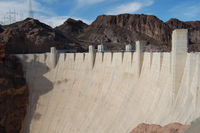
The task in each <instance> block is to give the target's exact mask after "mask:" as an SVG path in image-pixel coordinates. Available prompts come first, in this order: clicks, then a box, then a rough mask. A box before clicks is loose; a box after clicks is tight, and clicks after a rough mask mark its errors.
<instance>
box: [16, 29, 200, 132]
mask: <svg viewBox="0 0 200 133" xmlns="http://www.w3.org/2000/svg"><path fill="white" fill-rule="evenodd" d="M179 32H181V33H182V32H183V34H184V33H185V34H187V31H186V30H182V31H181V30H179V31H177V32H176V33H179ZM176 33H175V32H174V34H176ZM176 38H177V39H180V37H179V36H178V35H176ZM139 44H143V42H137V45H139ZM175 44H176V42H174V43H173V45H175ZM186 45H187V44H186ZM136 48H137V50H136V52H124V53H122V52H114V53H111V52H97V53H96V54H95V52H94V48H93V47H90V52H89V53H60V54H59V53H57V54H56V55H57V56H56V60H55V56H53V55H52V53H45V54H26V55H17V56H18V57H19V58H20V59H21V61H22V63H23V66H24V71H25V75H26V79H27V83H28V87H29V90H30V98H29V100H30V101H29V103H30V105H29V108H28V113H27V115H26V119H25V121H24V125H23V128H22V131H21V132H22V133H129V132H130V131H131V130H132V129H133V128H135V127H136V126H137V125H138V124H139V123H142V122H145V123H152V124H160V125H165V124H168V123H171V122H180V123H183V124H189V123H190V122H191V121H192V120H194V119H196V118H197V117H199V116H200V96H199V94H200V92H199V86H200V77H199V76H200V70H199V69H200V53H187V51H184V50H183V51H184V52H182V53H181V54H182V55H184V57H185V58H183V59H182V56H177V55H179V54H176V53H173V52H174V51H175V50H174V51H173V52H172V53H147V52H142V47H141V46H136ZM138 48H139V49H138ZM177 49H178V46H177ZM52 51H54V50H53V49H52ZM54 53H56V52H55V51H54ZM52 58H53V59H52ZM180 59H182V60H180ZM53 60H54V61H56V65H55V66H54V65H52V64H54V63H55V62H54V63H52V61H53ZM177 62H181V65H179V64H178V63H177ZM177 67H178V68H179V67H180V69H178V68H177ZM177 74H178V75H177ZM177 77H178V80H177V79H176V78H177ZM177 82H178V83H177Z"/></svg>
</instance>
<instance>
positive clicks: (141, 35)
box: [0, 14, 200, 53]
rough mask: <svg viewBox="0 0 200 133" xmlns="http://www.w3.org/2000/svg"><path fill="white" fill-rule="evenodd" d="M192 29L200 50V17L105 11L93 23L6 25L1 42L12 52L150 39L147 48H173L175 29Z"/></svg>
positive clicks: (115, 46) (193, 47) (114, 46)
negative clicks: (183, 18)
mask: <svg viewBox="0 0 200 133" xmlns="http://www.w3.org/2000/svg"><path fill="white" fill-rule="evenodd" d="M180 28H186V29H189V43H190V45H189V50H190V51H200V37H199V36H200V21H188V22H183V21H180V20H178V19H175V18H173V19H170V20H169V21H167V22H163V21H162V20H160V19H159V18H157V17H156V16H152V15H144V14H121V15H116V16H114V15H101V16H98V17H97V19H96V20H95V21H94V22H93V23H92V24H90V25H87V24H85V23H84V22H82V21H78V20H73V19H68V20H67V21H65V22H64V23H63V24H62V25H60V26H58V27H56V28H54V29H53V28H51V27H50V26H47V25H45V24H43V23H41V22H39V21H38V20H35V19H26V20H24V21H21V22H18V23H15V24H12V25H8V26H4V31H3V30H1V29H0V30H1V31H3V32H2V33H0V42H3V43H4V44H6V51H7V52H8V53H36V52H37V53H38V52H47V51H49V49H50V47H52V46H55V47H57V49H75V50H77V51H81V52H83V51H87V49H88V46H89V45H98V44H100V43H102V42H103V43H104V44H105V45H107V47H108V48H109V49H111V50H123V49H124V47H125V45H126V44H129V43H131V44H135V41H137V40H146V41H147V46H146V50H147V51H154V50H156V51H170V50H171V34H172V31H173V30H174V29H180Z"/></svg>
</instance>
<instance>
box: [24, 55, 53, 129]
mask: <svg viewBox="0 0 200 133" xmlns="http://www.w3.org/2000/svg"><path fill="white" fill-rule="evenodd" d="M45 58H46V57H45ZM27 60H28V57H27V56H26V55H24V56H23V66H24V67H28V68H30V69H32V71H26V70H25V74H26V77H27V78H28V79H27V82H28V87H29V106H28V109H27V115H26V118H25V122H24V125H23V128H22V131H21V132H23V133H31V131H30V125H31V121H32V120H36V121H38V120H40V117H41V114H40V112H36V108H37V104H38V99H39V97H41V96H42V95H45V94H46V93H48V92H49V91H51V90H52V89H53V83H52V82H51V81H50V80H48V79H47V78H46V77H45V76H44V74H46V73H47V72H49V70H50V69H49V67H48V66H47V65H46V64H45V63H41V62H39V61H38V60H37V56H36V55H34V58H33V60H31V61H27ZM30 76H31V80H29V77H30ZM33 81H34V82H33Z"/></svg>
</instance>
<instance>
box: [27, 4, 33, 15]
mask: <svg viewBox="0 0 200 133" xmlns="http://www.w3.org/2000/svg"><path fill="white" fill-rule="evenodd" d="M28 4H29V18H33V10H32V0H28Z"/></svg>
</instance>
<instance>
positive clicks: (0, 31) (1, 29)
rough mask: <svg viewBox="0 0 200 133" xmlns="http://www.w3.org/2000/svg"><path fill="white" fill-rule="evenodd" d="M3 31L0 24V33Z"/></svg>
mask: <svg viewBox="0 0 200 133" xmlns="http://www.w3.org/2000/svg"><path fill="white" fill-rule="evenodd" d="M3 31H4V29H3V27H2V26H1V25H0V33H2V32H3Z"/></svg>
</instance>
